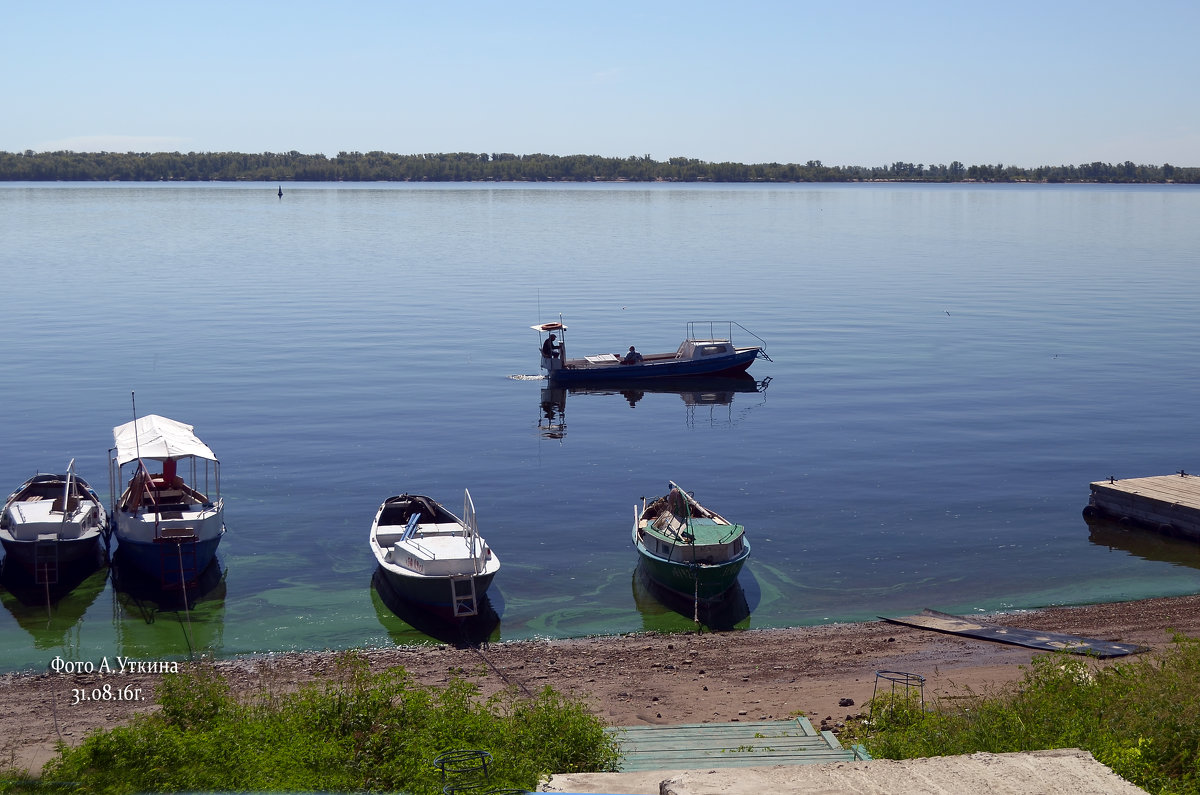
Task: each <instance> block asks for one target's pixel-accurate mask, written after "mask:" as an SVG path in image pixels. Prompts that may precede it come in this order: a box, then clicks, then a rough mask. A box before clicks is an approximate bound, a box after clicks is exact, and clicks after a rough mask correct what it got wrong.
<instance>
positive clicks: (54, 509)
mask: <svg viewBox="0 0 1200 795" xmlns="http://www.w3.org/2000/svg"><path fill="white" fill-rule="evenodd" d="M74 464H75V461H74V460H72V461H71V463H70V464H68V465H67V472H66V474H65V475H54V474H39V475H34V476H33V477H31V478H30V479H29V480H27V481H25V483H23V484H22V485H21V487H20V488H19V489H17V490H16V491H14V492H13V493H12V494H10V495H8V499H7V500H6V501H5V503H4V513H3V514H2V515H0V543H3V545H4V552H5V554H6V555H7V557H8V558H9V559H10V560H15V561H17V562H18V563H20V565H21V566H22V568H24V569H25V570H26V571H28V572H29V573H31V574H33V575H34V578H35V579H36V581H37V582H39V583H49V584H54V583H56V582H57V581H58V572H59V568H60V567H64V566H69V565H71V564H74V563H77V562H79V561H82V560H85V559H92V558H94V556H95V555H96V553H97V552H98V551H99V546H100V537H101V535H102V534H103V533H104V532H105V531H106V529H107V527H108V514H107V513H105V511H104V504H103V503H102V502H101V500H100V497H99V496H97V495H96V492H95V491H94V490H93V489H92V487H91V486H89V485H88V483H87V481H86V480H84V479H83V478H81V477H79V476H78V475H76V474H75V472H74Z"/></svg>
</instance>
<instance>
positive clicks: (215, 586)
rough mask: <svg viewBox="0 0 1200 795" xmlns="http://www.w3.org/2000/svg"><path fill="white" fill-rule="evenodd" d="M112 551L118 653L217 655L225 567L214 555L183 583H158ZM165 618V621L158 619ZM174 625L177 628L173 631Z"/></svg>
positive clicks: (223, 598) (219, 645)
mask: <svg viewBox="0 0 1200 795" xmlns="http://www.w3.org/2000/svg"><path fill="white" fill-rule="evenodd" d="M122 563H123V561H122V559H121V550H120V548H119V547H118V548H117V551H116V552H115V553H114V554H113V563H112V569H111V573H112V581H113V591H112V593H113V625H114V627H115V629H116V635H117V645H118V647H119V649H120V653H121V654H123V655H126V656H130V657H143V658H152V657H174V656H182V657H187V658H194V657H196V656H198V655H210V654H212V655H218V654H220V651H221V645H222V637H223V626H224V620H225V595H226V586H225V573H226V572H225V568H224V567H223V566H222V565H221V559H220V558H219V557H216V558H213V560H212V562H210V563H209V564H208V566H207V567H205V569H204V571H202V572H200V576H199V577H198V578H197V580H196V584H195V585H193V586H191V587H189V588H186V589H184V588H169V589H164V588H162V587H161V586H159V585H157V584H156V583H151V582H148V581H147V579H146V578H145V577H144V576H142V575H140V573H139V572H138V570H137V568H136V567H134V566H132V565H129V564H128V563H127V562H125V563H124V565H122ZM164 618H165V619H167V626H163V624H164V622H163V621H162V620H160V619H164ZM175 629H178V632H176V631H174V630H175Z"/></svg>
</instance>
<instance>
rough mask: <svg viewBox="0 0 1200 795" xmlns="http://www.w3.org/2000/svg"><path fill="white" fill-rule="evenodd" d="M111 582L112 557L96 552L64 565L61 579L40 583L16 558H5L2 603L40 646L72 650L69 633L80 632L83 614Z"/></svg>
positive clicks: (0, 573)
mask: <svg viewBox="0 0 1200 795" xmlns="http://www.w3.org/2000/svg"><path fill="white" fill-rule="evenodd" d="M107 582H108V558H107V557H106V556H105V554H104V551H103V550H102V549H99V548H98V549H97V550H96V551H95V555H89V556H88V557H86V558H83V559H80V560H77V561H74V562H73V563H72V564H71V565H69V566H68V565H61V566H60V567H59V570H58V581H57V582H55V583H53V584H51V583H45V582H41V583H39V582H37V581H36V580H35V579H34V577H33V575H32V574H30V572H28V571H27V570H26V569H25V568H24V567H22V566H20V565H19V564H18V562H17V561H16V560H10V559H9V558H5V560H4V563H3V567H2V569H0V585H2V586H3V588H2V589H0V603H3V604H4V607H5V609H6V610H8V612H9V613H11V614H12V616H13V618H14V619H15V620H16V622H17V625H18V626H20V627H21V628H22V629H24V630H25V631H26V632H28V633H29V634H30V635H31V636H33V645H34V647H35V648H38V649H54V648H66V649H68V650H70V649H72V644H71V643H70V642H69V639H68V635H70V634H71V632H72V631H74V632H76V633H77V632H78V631H79V627H80V626H81V625H82V623H83V616H84V614H85V613H87V611H88V609H89V608H90V607H91V606H92V604H93V603H94V602H95V601H96V597H98V596H99V595H100V593H101V592H102V591H103V590H104V586H105V585H106V584H107Z"/></svg>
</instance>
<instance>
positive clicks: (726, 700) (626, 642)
mask: <svg viewBox="0 0 1200 795" xmlns="http://www.w3.org/2000/svg"><path fill="white" fill-rule="evenodd" d="M990 620H992V621H994V622H996V623H1003V624H1006V625H1010V626H1017V627H1026V628H1030V629H1039V630H1045V631H1053V632H1064V633H1069V634H1073V635H1080V636H1084V637H1089V638H1099V639H1102V640H1110V641H1122V642H1126V643H1137V644H1141V645H1144V646H1150V647H1152V648H1161V647H1164V646H1167V645H1169V644H1170V641H1171V637H1172V633H1182V634H1184V635H1188V636H1192V637H1198V636H1200V595H1197V596H1183V597H1173V598H1163V599H1148V600H1143V601H1136V602H1118V603H1111V604H1100V605H1088V606H1083V607H1065V608H1050V609H1045V610H1038V611H1029V612H1020V613H1009V614H1004V615H1001V616H994V617H992V618H991V619H990ZM1038 653H1039V652H1035V651H1033V650H1031V649H1026V648H1022V647H1018V646H1008V645H1003V644H999V643H993V642H988V641H975V640H968V639H963V638H959V637H956V636H952V635H945V634H941V633H936V632H930V631H926V630H919V629H911V628H907V627H903V626H898V625H895V624H889V623H886V622H882V621H875V622H865V623H857V624H837V625H830V626H820V627H799V628H793V629H759V630H747V631H743V632H727V633H717V634H677V635H623V636H614V637H594V638H582V639H575V640H555V641H519V642H511V643H497V644H490V645H488V646H485V647H482V648H477V649H476V648H467V649H458V648H453V647H450V646H439V647H401V648H391V649H375V650H370V651H368V652H366V654H367V657H368V659H369V660H370V663H371V666H372V667H373V668H375V669H383V668H387V667H392V666H403V667H404V668H405V669H407V670H408V671H409V672H410V673H411V674H412V675H413V676H414V677H415V678H416V680H417V681H419V682H421V683H423V684H434V685H436V684H440V683H444V682H447V681H449V680H450V679H451V678H452V677H453V676H455V675H466V676H468V677H470V678H471V679H472V680H473V681H476V682H477V683H478V684H479V687H480V688H481V690H482V691H483V692H484V693H491V692H495V691H497V690H500V689H503V688H506V687H515V688H518V689H522V690H526V691H529V692H536V691H537V690H540V689H541V688H543V687H545V686H546V685H550V686H552V687H554V688H555V689H557V690H559V691H561V692H565V693H573V694H576V695H579V696H581V697H582V698H584V699H586V700H587V702H588V703H589V704H591V705H592V707H593V709H594V710H595V711H596V713H597V714H598V715H599V716H600V717H601V718H602V719H603V720H604V721H605V722H606V723H608V724H609V725H613V726H628V725H635V724H656V723H660V724H671V723H700V722H704V721H732V720H739V719H740V720H762V719H782V718H786V717H789V716H793V715H800V714H803V715H806V716H808V718H809V719H810V720H811V721H812V723H813V725H814V726H816V727H818V728H829V729H832V730H836V729H837V728H838V724H839V723H840V722H842V721H844V720H845V718H846V717H847V715H853V714H856V713H857V712H858V711H859V708H860V707H861V706H862V705H863V704H864V703H865V702H866V701H867V700H868V699H869V698H870V697H871V694H872V691H873V689H874V687H875V681H876V676H875V675H876V672H877V671H881V670H887V671H902V672H907V673H915V674H919V675H921V676H924V677H925V678H926V685H925V695H926V698H927V699H928V698H933V697H937V696H946V695H953V694H955V693H960V692H961V691H962V690H963V689H964V688H969V689H971V690H972V691H974V692H981V691H986V690H988V689H989V688H994V687H997V686H1000V685H1003V684H1005V683H1007V682H1011V681H1013V680H1016V679H1019V678H1020V677H1021V675H1022V666H1026V665H1028V664H1029V662H1030V660H1031V659H1032V658H1033V656H1034V655H1035V654H1038ZM336 658H337V655H336V654H333V653H309V654H283V655H269V656H263V657H253V658H245V659H237V660H225V661H221V662H219V663H217V665H218V667H219V668H220V670H221V671H222V672H223V673H224V674H225V675H226V677H227V678H228V679H229V681H230V683H231V684H232V686H233V687H234V688H235V689H236V690H238V691H241V692H250V691H254V690H261V689H266V688H270V689H273V690H275V691H279V690H283V689H287V688H290V687H293V686H295V685H296V684H298V683H302V682H304V681H307V680H309V679H311V678H313V677H315V676H320V675H321V674H323V673H326V672H330V671H332V670H333V668H334V666H335V662H336ZM160 679H161V674H157V673H132V674H131V673H125V674H115V673H113V674H104V675H101V674H67V673H45V674H10V675H7V676H4V677H0V694H2V697H3V699H4V704H5V706H6V710H5V713H6V714H5V715H4V716H3V717H2V718H0V737H3V740H2V741H0V742H2V743H3V744H2V745H0V752H2V753H3V756H4V759H5V761H6V762H9V763H11V764H14V765H15V766H17V767H19V768H25V769H29V770H33V771H37V770H39V769H40V768H41V765H42V764H44V763H45V762H46V761H47V760H48V759H50V758H51V757H52V756H53V755H54V749H55V744H56V743H57V742H59V741H62V742H65V743H67V744H75V743H78V742H80V741H81V740H82V739H83V738H84V737H85V736H86V735H87V733H88V732H90V731H92V730H95V729H100V728H108V727H111V726H115V725H119V724H121V723H122V722H125V721H127V720H128V719H129V718H130V717H131V716H133V715H134V714H135V713H137V712H144V711H148V710H150V709H152V708H153V706H152V705H153V700H154V689H155V686H156V684H157V682H158V681H159V680H160ZM105 685H109V686H110V688H109V690H110V692H115V691H117V690H120V691H121V692H123V693H126V694H132V693H133V692H134V691H138V692H137V697H136V698H131V699H130V700H115V699H110V700H100V701H85V702H81V703H73V701H74V692H73V691H78V690H84V691H88V692H91V691H93V690H96V689H102V688H104V686H105ZM850 702H852V704H851V703H850ZM822 724H824V725H822Z"/></svg>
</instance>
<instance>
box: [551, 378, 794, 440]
mask: <svg viewBox="0 0 1200 795" xmlns="http://www.w3.org/2000/svg"><path fill="white" fill-rule="evenodd" d="M770 383H771V377H770V376H767V377H766V378H764V379H762V380H756V379H755V378H754V377H753V376H751V375H749V374H747V373H741V374H739V375H730V376H691V377H684V378H655V379H649V380H646V379H641V380H638V379H633V380H619V379H614V380H610V381H598V382H591V383H588V384H586V385H581V386H569V387H557V386H556V387H551V386H544V387H542V393H541V407H542V416H541V418H540V419H539V420H538V431H539V433H540V434H541V435H542V437H543V438H546V439H561V438H563V437H564V436H566V433H567V417H566V413H567V395H568V394H570V395H620V396H621V397H623V398H625V400H626V401H627V402H628V403H629V407H630V408H631V409H632V408H637V404H638V403H640V402H641V401H642V399H643V398H645V397H646V395H655V394H668V395H678V396H679V398H680V400H682V401H683V404H684V406H686V407H687V415H686V416H687V424H688V426H689V427H690V426H692V425H694V424H695V422H696V412H697V409H703V408H705V407H712V408H715V407H720V406H726V407H729V406H732V404H733V398H734V395H735V394H737V393H739V392H740V393H744V394H745V393H758V392H763V391H765V390H766V388H767V386H768V385H769V384H770ZM709 422H710V424H719V423H718V422H717V417H716V415H715V414H710V416H709ZM732 423H733V417H732V415H730V416H728V417H727V418H726V420H725V423H724V424H732Z"/></svg>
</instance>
